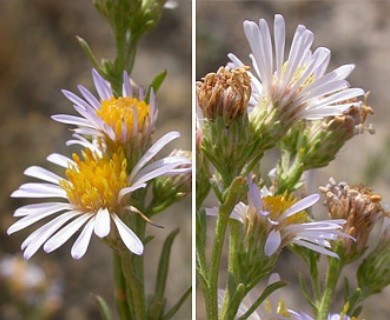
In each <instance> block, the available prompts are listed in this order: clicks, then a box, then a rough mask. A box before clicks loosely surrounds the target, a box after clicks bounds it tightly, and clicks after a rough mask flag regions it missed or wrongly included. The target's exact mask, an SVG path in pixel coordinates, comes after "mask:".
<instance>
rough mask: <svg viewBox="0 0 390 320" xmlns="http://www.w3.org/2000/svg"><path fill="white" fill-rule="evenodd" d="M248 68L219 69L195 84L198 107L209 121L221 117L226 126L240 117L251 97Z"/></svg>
mask: <svg viewBox="0 0 390 320" xmlns="http://www.w3.org/2000/svg"><path fill="white" fill-rule="evenodd" d="M248 69H249V67H238V68H234V69H231V68H229V67H220V68H219V69H218V71H217V73H209V74H207V75H206V76H205V77H204V78H203V79H202V80H203V82H202V81H198V82H197V83H196V95H197V99H198V105H199V107H200V108H201V110H202V112H203V114H204V116H205V117H206V118H208V119H210V120H214V119H216V118H218V117H222V118H223V119H224V121H225V124H226V125H227V126H228V125H229V124H230V122H231V121H232V120H233V119H236V118H238V117H240V116H242V115H243V114H244V113H245V112H246V110H247V106H248V102H249V99H250V96H251V84H250V78H249V75H248V74H247V71H248Z"/></svg>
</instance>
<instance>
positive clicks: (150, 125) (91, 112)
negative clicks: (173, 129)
mask: <svg viewBox="0 0 390 320" xmlns="http://www.w3.org/2000/svg"><path fill="white" fill-rule="evenodd" d="M92 79H93V82H94V85H95V88H96V91H97V92H98V95H99V98H96V97H95V96H94V95H93V94H92V93H91V92H90V91H88V90H87V89H86V88H85V87H83V86H81V85H79V86H78V89H79V91H80V94H81V97H79V96H77V95H75V94H74V93H72V92H70V91H67V90H63V93H64V95H65V96H66V98H68V99H69V100H70V101H71V102H72V103H73V107H74V109H75V110H76V111H77V112H78V114H79V116H73V115H66V114H58V115H54V116H53V117H52V118H53V119H54V120H56V121H58V122H62V123H66V124H70V125H76V126H77V128H76V129H74V131H75V132H76V133H77V134H80V135H84V136H88V137H91V138H92V139H97V140H101V143H102V144H103V145H106V144H108V145H111V144H112V143H113V144H114V145H120V146H123V145H126V146H127V147H129V144H130V146H131V145H133V144H135V145H140V144H141V145H142V144H143V143H145V141H147V140H148V138H149V137H150V135H151V133H152V131H153V129H154V125H155V122H156V119H157V113H158V112H157V109H156V108H155V97H154V93H153V91H151V93H150V99H149V104H148V103H146V102H145V101H144V98H145V94H144V90H143V89H142V88H139V89H138V96H133V90H134V88H133V87H132V85H131V83H130V79H129V77H128V75H127V73H126V72H124V73H123V86H122V96H120V97H115V96H114V93H113V92H112V90H111V87H110V84H109V83H108V82H107V81H105V80H104V79H103V78H102V77H101V76H100V75H99V73H98V72H97V71H96V70H95V69H93V70H92Z"/></svg>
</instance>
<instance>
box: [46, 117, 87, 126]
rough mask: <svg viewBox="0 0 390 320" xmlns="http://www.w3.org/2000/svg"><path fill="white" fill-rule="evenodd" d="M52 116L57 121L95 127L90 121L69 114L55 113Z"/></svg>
mask: <svg viewBox="0 0 390 320" xmlns="http://www.w3.org/2000/svg"><path fill="white" fill-rule="evenodd" d="M51 118H52V119H53V120H55V121H57V122H61V123H65V124H70V125H75V126H81V127H91V128H92V127H93V125H92V124H91V122H90V121H88V120H86V119H84V118H80V117H78V116H72V115H69V114H55V115H54V116H51Z"/></svg>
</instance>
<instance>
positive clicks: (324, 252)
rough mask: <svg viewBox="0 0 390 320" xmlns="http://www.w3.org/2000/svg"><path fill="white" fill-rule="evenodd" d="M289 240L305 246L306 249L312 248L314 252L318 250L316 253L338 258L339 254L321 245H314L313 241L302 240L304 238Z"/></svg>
mask: <svg viewBox="0 0 390 320" xmlns="http://www.w3.org/2000/svg"><path fill="white" fill-rule="evenodd" d="M291 242H292V243H295V244H297V245H299V246H301V247H306V248H308V249H311V250H313V251H315V252H318V253H321V254H325V255H327V256H331V257H334V258H336V259H338V258H339V256H338V255H337V254H336V253H334V252H332V251H330V250H327V249H325V248H323V247H321V246H318V245H315V244H313V243H310V242H307V241H304V240H295V239H293V240H291Z"/></svg>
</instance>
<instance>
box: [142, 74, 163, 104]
mask: <svg viewBox="0 0 390 320" xmlns="http://www.w3.org/2000/svg"><path fill="white" fill-rule="evenodd" d="M167 74H168V73H167V70H164V71H163V72H160V73H159V74H158V75H156V76H155V77H154V79H153V81H152V83H151V84H150V86H149V88H148V91H147V93H146V96H145V101H146V102H147V103H149V99H150V92H151V90H152V89H153V92H154V93H155V94H156V93H157V91H158V89H159V88H160V86H161V85H162V83H163V81H164V80H165V78H166V76H167Z"/></svg>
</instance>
